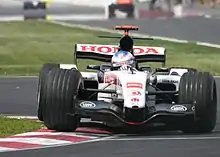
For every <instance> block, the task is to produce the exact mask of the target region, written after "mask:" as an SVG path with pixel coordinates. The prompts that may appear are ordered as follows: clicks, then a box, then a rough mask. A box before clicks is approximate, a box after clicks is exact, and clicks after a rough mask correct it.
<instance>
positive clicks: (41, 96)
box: [37, 63, 59, 121]
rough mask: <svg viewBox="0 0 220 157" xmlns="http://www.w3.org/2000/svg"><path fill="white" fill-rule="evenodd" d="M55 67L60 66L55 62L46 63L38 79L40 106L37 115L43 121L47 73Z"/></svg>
mask: <svg viewBox="0 0 220 157" xmlns="http://www.w3.org/2000/svg"><path fill="white" fill-rule="evenodd" d="M55 68H59V64H55V63H46V64H44V65H43V67H42V68H41V70H40V73H39V79H38V91H37V100H38V108H37V116H38V119H39V120H40V121H43V115H42V108H43V106H44V104H45V92H44V90H43V86H44V83H45V78H46V75H47V74H48V73H49V72H50V71H51V70H52V69H55Z"/></svg>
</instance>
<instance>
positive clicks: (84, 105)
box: [79, 101, 96, 108]
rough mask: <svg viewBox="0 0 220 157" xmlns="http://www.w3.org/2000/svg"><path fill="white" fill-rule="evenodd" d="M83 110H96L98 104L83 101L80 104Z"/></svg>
mask: <svg viewBox="0 0 220 157" xmlns="http://www.w3.org/2000/svg"><path fill="white" fill-rule="evenodd" d="M79 106H81V107H82V108H95V107H96V104H95V103H93V102H91V101H83V102H81V103H80V104H79Z"/></svg>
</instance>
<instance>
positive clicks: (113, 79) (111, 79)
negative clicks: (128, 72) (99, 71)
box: [104, 74, 118, 85]
mask: <svg viewBox="0 0 220 157" xmlns="http://www.w3.org/2000/svg"><path fill="white" fill-rule="evenodd" d="M104 82H105V83H109V84H114V85H117V84H118V79H117V76H116V75H114V74H106V75H105V76H104Z"/></svg>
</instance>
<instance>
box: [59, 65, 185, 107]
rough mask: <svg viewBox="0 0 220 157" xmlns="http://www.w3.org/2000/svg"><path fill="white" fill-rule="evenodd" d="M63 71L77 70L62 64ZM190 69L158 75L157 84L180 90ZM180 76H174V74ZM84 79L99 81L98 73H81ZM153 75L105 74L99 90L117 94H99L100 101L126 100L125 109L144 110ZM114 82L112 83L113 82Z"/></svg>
mask: <svg viewBox="0 0 220 157" xmlns="http://www.w3.org/2000/svg"><path fill="white" fill-rule="evenodd" d="M60 68H62V69H71V68H76V69H77V66H76V65H75V64H60ZM187 71H188V69H184V68H172V69H171V70H170V72H169V74H168V75H156V76H157V83H168V84H174V85H175V87H176V91H178V90H179V82H180V79H181V76H182V75H183V74H184V73H186V72H187ZM174 72H175V73H176V74H178V75H172V74H173V73H174ZM81 74H82V77H83V78H84V79H87V80H96V81H98V75H97V73H96V72H81ZM150 77H151V73H148V72H143V71H134V72H133V74H132V72H131V71H106V72H105V74H104V83H99V86H98V88H99V89H106V90H107V89H111V90H116V91H117V94H116V95H115V94H108V93H101V92H100V93H98V100H103V101H105V102H109V103H111V102H112V100H113V98H117V99H124V107H127V108H133V107H137V108H144V107H145V106H146V91H147V89H146V88H147V87H146V83H147V81H148V80H149V79H150ZM111 81H112V82H111Z"/></svg>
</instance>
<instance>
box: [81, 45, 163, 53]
mask: <svg viewBox="0 0 220 157" xmlns="http://www.w3.org/2000/svg"><path fill="white" fill-rule="evenodd" d="M159 49H160V50H159ZM158 50H159V51H161V48H158V47H144V46H135V47H134V48H133V52H134V55H142V54H156V55H157V54H159V53H161V52H159V51H158ZM77 51H81V52H94V53H101V54H106V55H112V54H114V53H115V52H117V51H118V47H117V46H115V45H89V44H84V45H83V44H78V46H77ZM161 54H164V52H163V53H161Z"/></svg>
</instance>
